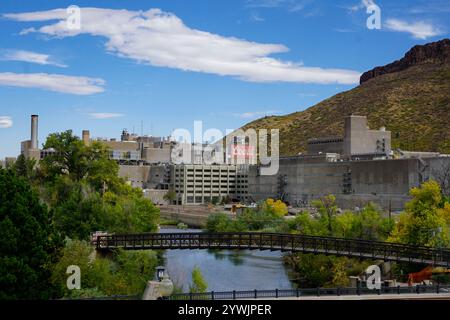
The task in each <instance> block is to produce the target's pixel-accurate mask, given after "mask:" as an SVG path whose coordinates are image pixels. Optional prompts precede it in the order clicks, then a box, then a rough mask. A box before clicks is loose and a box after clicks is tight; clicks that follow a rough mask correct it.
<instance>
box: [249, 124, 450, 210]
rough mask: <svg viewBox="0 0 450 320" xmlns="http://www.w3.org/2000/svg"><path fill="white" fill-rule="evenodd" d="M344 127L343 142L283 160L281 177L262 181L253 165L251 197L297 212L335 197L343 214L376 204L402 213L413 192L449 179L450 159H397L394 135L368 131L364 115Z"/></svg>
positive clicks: (317, 142)
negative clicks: (283, 204)
mask: <svg viewBox="0 0 450 320" xmlns="http://www.w3.org/2000/svg"><path fill="white" fill-rule="evenodd" d="M344 123H345V124H344V127H345V128H344V137H342V138H341V137H328V138H317V139H311V140H309V141H308V154H306V155H300V156H295V157H285V158H281V159H280V169H279V172H278V174H277V175H274V176H261V175H260V173H259V172H260V166H250V170H249V174H248V181H249V182H248V194H249V195H250V196H251V197H252V198H253V199H254V200H256V201H258V200H263V199H266V198H278V199H282V200H284V201H286V202H289V203H290V204H292V205H294V206H298V207H308V206H310V205H311V201H312V200H316V199H319V198H320V197H322V196H325V195H329V194H333V195H335V196H336V200H337V204H338V205H339V206H340V207H341V208H343V209H354V208H355V207H363V206H364V205H365V204H367V203H368V202H370V201H371V202H374V203H376V204H378V205H379V206H381V207H382V208H383V209H385V210H392V211H398V210H402V209H403V208H404V205H405V202H407V201H408V200H409V190H410V189H411V188H412V187H416V186H419V185H420V184H421V183H423V182H424V181H427V180H428V179H435V180H437V181H438V182H440V181H441V180H442V177H445V176H446V175H445V174H444V172H446V170H447V172H448V174H447V176H449V177H450V157H444V156H442V155H440V154H439V153H431V152H405V151H401V150H399V151H398V152H397V155H396V157H395V158H394V153H393V152H392V151H391V133H390V132H389V131H386V130H385V129H384V128H381V129H380V130H370V129H368V128H367V119H366V117H362V116H353V115H352V116H349V117H346V118H345V122H344ZM447 166H448V169H446V168H447ZM440 183H441V185H443V186H445V182H440ZM447 184H448V185H449V186H450V181H449V183H447ZM444 189H445V188H444ZM444 191H445V190H444ZM449 191H450V190H449Z"/></svg>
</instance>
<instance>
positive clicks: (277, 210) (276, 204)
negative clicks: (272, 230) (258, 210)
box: [263, 198, 288, 217]
mask: <svg viewBox="0 0 450 320" xmlns="http://www.w3.org/2000/svg"><path fill="white" fill-rule="evenodd" d="M263 210H264V211H267V212H271V213H273V214H275V215H277V216H279V217H284V216H285V215H287V214H288V208H287V205H286V204H285V203H284V202H283V201H281V200H274V199H271V198H269V199H267V200H266V201H265V202H264V205H263Z"/></svg>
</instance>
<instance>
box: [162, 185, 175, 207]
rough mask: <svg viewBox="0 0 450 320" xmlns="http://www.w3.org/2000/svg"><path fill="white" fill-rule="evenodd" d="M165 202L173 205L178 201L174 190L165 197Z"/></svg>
mask: <svg viewBox="0 0 450 320" xmlns="http://www.w3.org/2000/svg"><path fill="white" fill-rule="evenodd" d="M163 199H164V200H166V201H168V202H169V203H170V204H172V203H173V202H174V201H175V200H176V199H177V193H176V192H175V190H174V189H173V188H171V189H170V190H169V191H167V193H166V194H165V195H164V197H163Z"/></svg>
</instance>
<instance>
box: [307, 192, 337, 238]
mask: <svg viewBox="0 0 450 320" xmlns="http://www.w3.org/2000/svg"><path fill="white" fill-rule="evenodd" d="M312 204H313V206H314V207H316V209H317V211H318V212H319V214H320V218H321V221H322V223H324V224H325V225H326V226H327V229H328V234H329V235H332V234H333V224H334V219H335V216H336V214H337V209H338V207H337V205H336V197H335V196H334V195H332V194H331V195H328V196H324V197H322V198H321V199H320V200H315V201H313V203H312Z"/></svg>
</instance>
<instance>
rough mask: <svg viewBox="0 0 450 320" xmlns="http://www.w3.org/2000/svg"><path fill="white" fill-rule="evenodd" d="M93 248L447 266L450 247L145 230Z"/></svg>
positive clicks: (107, 238)
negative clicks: (343, 258)
mask: <svg viewBox="0 0 450 320" xmlns="http://www.w3.org/2000/svg"><path fill="white" fill-rule="evenodd" d="M95 245H96V248H97V250H113V249H117V248H122V249H125V250H149V249H155V250H165V249H231V250H272V251H283V252H303V253H316V254H326V255H336V256H348V257H354V258H362V259H374V260H378V259H381V260H385V261H398V262H410V263H420V264H433V265H435V266H443V267H449V266H450V250H449V249H448V248H443V249H434V248H429V247H419V246H410V245H402V244H394V243H387V242H378V241H367V240H359V239H342V238H331V237H314V236H304V235H293V234H278V233H252V232H244V233H147V234H124V235H107V236H99V237H98V238H97V240H96V241H95Z"/></svg>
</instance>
